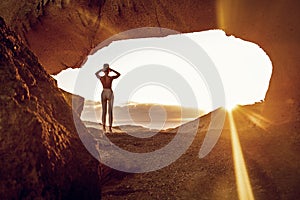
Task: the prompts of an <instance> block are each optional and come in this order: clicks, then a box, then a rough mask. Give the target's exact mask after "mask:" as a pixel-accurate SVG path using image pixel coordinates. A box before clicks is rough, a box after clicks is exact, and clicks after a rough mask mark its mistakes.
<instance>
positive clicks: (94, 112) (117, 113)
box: [81, 100, 204, 129]
mask: <svg viewBox="0 0 300 200" xmlns="http://www.w3.org/2000/svg"><path fill="white" fill-rule="evenodd" d="M101 109H102V107H101V104H100V102H93V101H90V100H88V101H85V104H84V108H83V111H82V115H81V119H82V120H83V121H90V122H98V123H99V122H101V121H102V120H101V119H102V110H101ZM113 112H114V125H139V126H143V127H148V128H150V129H167V128H170V127H176V126H179V125H180V124H182V123H185V122H187V121H191V120H193V119H195V118H197V117H199V116H202V115H203V114H204V112H203V111H201V110H197V109H193V108H181V107H180V106H175V105H159V104H150V103H149V104H139V103H130V104H127V105H124V106H115V107H114V111H113Z"/></svg>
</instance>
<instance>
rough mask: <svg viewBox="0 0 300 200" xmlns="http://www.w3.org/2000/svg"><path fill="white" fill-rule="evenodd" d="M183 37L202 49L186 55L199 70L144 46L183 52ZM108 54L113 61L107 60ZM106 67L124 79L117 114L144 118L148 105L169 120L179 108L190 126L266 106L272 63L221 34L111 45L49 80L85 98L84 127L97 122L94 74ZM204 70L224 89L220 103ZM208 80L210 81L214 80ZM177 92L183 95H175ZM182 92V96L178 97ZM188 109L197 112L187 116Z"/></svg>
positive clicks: (118, 90)
mask: <svg viewBox="0 0 300 200" xmlns="http://www.w3.org/2000/svg"><path fill="white" fill-rule="evenodd" d="M183 37H184V38H188V39H189V40H191V41H193V42H194V43H196V44H197V45H198V46H200V49H197V47H194V46H193V47H192V46H191V48H190V49H188V51H187V55H188V56H190V55H196V56H197V58H196V59H198V60H200V61H199V62H198V66H195V63H191V62H190V60H189V59H185V58H183V57H184V56H181V55H179V54H180V53H179V52H176V50H171V51H170V50H168V51H165V50H164V49H163V48H157V47H155V48H149V45H148V44H149V43H150V44H151V43H153V44H155V43H159V44H161V45H162V46H163V45H164V44H166V45H169V44H170V43H171V44H172V43H173V44H174V45H179V46H180V45H183V46H184V45H185V43H186V41H185V40H184V39H182V38H183ZM132 44H134V45H133V46H134V48H133V50H128V51H126V52H125V53H124V52H123V53H122V54H121V55H120V54H118V52H119V49H120V48H124V47H127V46H130V45H132ZM145 44H147V45H145ZM150 46H151V45H150ZM138 47H139V48H138ZM195 48H196V49H195ZM195 52H196V53H195ZM197 52H198V54H197ZM111 54H113V55H114V56H107V55H111ZM116 55H117V56H116ZM190 59H194V58H190ZM104 63H109V64H110V66H111V68H113V69H115V70H117V71H119V72H120V73H121V74H122V75H121V77H120V78H119V79H116V80H115V81H114V83H113V86H112V87H113V90H114V91H115V102H114V106H116V107H118V108H120V109H115V112H118V111H119V112H122V109H121V108H124V107H132V106H135V107H138V108H139V109H140V112H141V113H147V115H148V111H150V108H151V105H152V106H153V105H155V106H157V105H160V106H162V107H161V109H152V111H153V110H157V113H155V112H152V115H153V116H156V115H157V116H161V115H162V114H164V113H167V115H168V116H169V115H170V119H176V117H178V113H177V111H178V109H177V108H178V107H181V108H188V109H190V110H189V113H190V114H187V116H185V118H186V119H187V120H190V119H193V118H196V117H198V116H201V115H203V114H205V113H208V112H211V111H213V110H214V109H217V108H218V107H226V108H227V109H232V108H233V107H234V106H235V105H249V104H254V103H256V102H261V101H264V98H265V95H266V92H267V90H268V87H269V82H270V78H271V75H272V62H271V60H270V58H269V57H268V55H267V54H266V52H265V51H264V50H263V49H262V48H261V47H260V46H259V45H257V44H255V43H252V42H248V41H245V40H242V39H239V38H236V37H234V36H227V35H226V33H225V32H224V31H222V30H209V31H202V32H194V33H187V34H176V35H169V36H166V37H161V38H156V37H153V38H139V39H129V40H120V41H115V42H112V43H111V44H110V45H108V46H106V47H104V48H101V49H99V50H98V51H96V52H93V54H91V55H89V56H88V58H87V61H86V62H85V63H84V64H83V65H82V67H81V68H80V69H79V68H78V69H66V70H64V71H62V72H60V73H59V74H57V75H55V76H53V77H54V78H55V79H56V80H57V82H58V86H59V87H60V88H62V89H63V90H66V91H68V92H70V93H73V94H77V95H80V96H82V97H84V98H85V100H86V104H85V105H86V106H85V109H84V112H83V116H82V117H83V118H84V120H87V121H97V122H99V121H100V119H101V117H99V116H98V117H95V115H94V114H93V115H90V114H89V113H91V112H90V111H89V109H90V108H93V109H95V108H97V109H100V107H101V104H100V94H101V88H102V87H101V84H100V82H99V81H98V80H97V78H96V77H95V72H96V71H97V70H98V69H99V68H101V67H102V65H103V64H104ZM197 68H198V69H197ZM204 68H208V70H210V69H209V68H215V69H216V71H217V76H219V79H220V82H221V85H222V87H223V89H224V103H221V104H218V103H214V102H212V101H213V100H212V98H214V97H212V94H211V93H212V91H211V90H212V88H211V87H210V85H209V84H211V83H208V81H207V80H206V77H205V76H206V75H205V73H202V72H203V71H205V70H206V69H204ZM199 71H200V73H199ZM208 74H209V73H208ZM151 77H154V79H153V80H152V79H151ZM136 80H139V81H136ZM212 80H213V81H214V77H212ZM216 81H219V80H216ZM182 82H184V83H182ZM76 85H77V86H76ZM129 85H132V86H130V87H129ZM183 85H185V86H186V87H184V86H183ZM128 87H129V88H130V89H127V88H128ZM174 88H176V89H174ZM178 88H179V89H181V90H180V91H179V92H178V90H177V89H178ZM124 90H125V91H126V92H124ZM182 90H186V91H185V92H183V93H181V91H182ZM188 90H189V92H190V93H188V92H187V91H188ZM125 93H126V94H125ZM178 93H181V94H178ZM190 99H193V100H190ZM91 105H92V106H91ZM192 109H194V110H196V111H195V112H191V110H192ZM162 110H163V112H162ZM175 110H176V111H175ZM99 112H100V110H99ZM115 116H116V117H117V116H120V117H119V118H120V119H118V117H117V119H116V121H120V122H121V121H123V122H124V123H126V120H125V119H122V116H124V115H123V114H119V115H115ZM154 118H155V117H154ZM172 124H173V125H172V126H174V123H172ZM175 124H176V123H175ZM176 125H178V124H176ZM170 126H171V125H170ZM166 127H168V125H166Z"/></svg>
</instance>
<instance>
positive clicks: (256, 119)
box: [239, 108, 272, 131]
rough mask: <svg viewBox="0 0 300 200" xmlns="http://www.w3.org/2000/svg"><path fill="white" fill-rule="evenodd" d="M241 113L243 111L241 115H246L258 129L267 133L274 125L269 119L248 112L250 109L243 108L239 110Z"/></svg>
mask: <svg viewBox="0 0 300 200" xmlns="http://www.w3.org/2000/svg"><path fill="white" fill-rule="evenodd" d="M239 111H241V113H242V114H243V115H245V116H246V117H247V118H248V119H249V120H250V121H252V122H253V123H254V124H255V125H257V126H258V127H260V128H262V129H263V130H265V131H267V127H268V126H270V125H271V124H272V122H271V121H270V120H269V119H267V118H265V117H263V116H261V115H260V114H258V113H255V112H253V111H251V110H248V109H245V108H241V109H239Z"/></svg>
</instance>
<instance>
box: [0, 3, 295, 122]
mask: <svg viewBox="0 0 300 200" xmlns="http://www.w3.org/2000/svg"><path fill="white" fill-rule="evenodd" d="M299 4H300V2H299V1H297V0H293V1H280V0H274V1H272V2H267V1H260V0H255V1H248V0H247V1H246V0H245V1H238V2H237V1H234V0H229V1H218V0H215V1H211V0H201V1H199V0H185V1H184V3H183V1H168V0H153V1H148V0H128V1H123V0H105V1H104V0H93V1H92V0H89V1H87V0H72V1H69V0H51V1H47V0H31V1H18V0H9V1H2V2H1V3H0V15H1V16H3V17H4V18H5V19H6V20H7V21H8V22H9V25H10V26H12V27H14V29H15V30H17V32H18V33H20V34H22V36H23V38H24V39H25V40H26V41H27V43H28V45H30V47H31V49H32V50H33V52H34V53H35V54H36V55H37V56H38V58H39V59H40V62H41V63H42V64H43V65H44V66H45V68H46V70H47V71H48V72H49V73H58V72H59V71H60V70H62V69H65V68H68V67H79V66H80V63H81V62H82V61H83V60H84V59H85V57H86V55H87V54H88V53H89V52H90V50H91V49H92V48H93V47H95V46H96V45H97V44H98V43H100V42H101V41H103V40H105V39H106V38H108V37H110V36H112V35H114V34H116V33H119V32H121V31H124V30H128V29H131V28H137V27H144V26H158V27H165V28H171V29H175V30H177V31H181V32H193V31H203V30H207V29H213V28H222V29H224V30H225V31H226V32H227V33H228V34H233V35H235V36H236V37H240V38H243V39H245V40H248V41H252V42H255V43H257V44H258V45H260V46H261V47H262V48H263V49H264V50H265V51H266V52H267V54H268V55H269V56H270V58H271V60H272V62H273V67H274V70H273V76H272V79H271V85H270V89H269V91H268V95H267V98H266V99H267V104H266V107H265V113H264V114H265V115H266V116H267V117H269V118H271V119H272V120H273V121H276V122H282V121H289V120H292V119H293V118H296V117H297V115H296V114H297V110H299V107H300V106H299V101H298V99H299V97H300V92H299V90H298V89H297V87H298V85H299V78H298V77H299V73H300V70H299V67H298V66H299V64H300V63H299V62H300V60H299V53H298V52H300V51H299V45H298V44H299V40H300V39H299V35H300V26H298V19H299V18H300V16H299V15H300V13H299V12H298V10H297V9H298V7H299ZM274 113H276V114H274Z"/></svg>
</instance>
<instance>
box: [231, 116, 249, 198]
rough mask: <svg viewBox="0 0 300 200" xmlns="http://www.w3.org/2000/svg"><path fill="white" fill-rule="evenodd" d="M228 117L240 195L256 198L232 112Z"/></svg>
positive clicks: (240, 196) (241, 196)
mask: <svg viewBox="0 0 300 200" xmlns="http://www.w3.org/2000/svg"><path fill="white" fill-rule="evenodd" d="M228 117H229V123H230V132H231V143H232V144H231V145H232V154H233V162H234V172H235V178H236V184H237V192H238V196H239V199H240V200H254V195H253V192H252V187H251V183H250V179H249V175H248V171H247V167H246V163H245V160H244V155H243V151H242V147H241V144H240V140H239V136H238V132H237V129H236V126H235V122H234V118H233V114H232V112H228Z"/></svg>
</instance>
